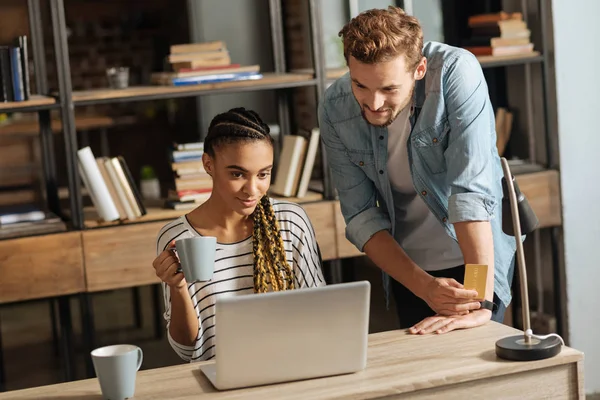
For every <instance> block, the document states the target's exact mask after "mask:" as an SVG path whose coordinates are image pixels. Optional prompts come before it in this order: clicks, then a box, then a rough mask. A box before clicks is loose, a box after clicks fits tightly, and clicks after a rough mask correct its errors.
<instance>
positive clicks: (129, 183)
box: [77, 146, 147, 222]
mask: <svg viewBox="0 0 600 400" xmlns="http://www.w3.org/2000/svg"><path fill="white" fill-rule="evenodd" d="M77 159H78V168H79V174H80V176H81V179H82V181H83V184H84V186H85V187H86V188H87V190H88V193H89V195H90V197H91V199H92V203H93V204H94V206H95V208H96V212H97V214H98V218H99V219H100V220H101V221H105V222H108V221H119V220H130V221H132V220H135V219H137V218H139V217H141V216H143V215H146V213H147V211H146V207H145V206H144V204H143V202H142V196H141V194H140V192H139V190H138V188H137V186H136V184H135V182H134V180H133V176H132V175H131V171H130V170H129V167H128V166H127V163H126V162H125V159H124V158H123V157H121V156H117V157H94V153H93V152H92V150H91V149H90V147H89V146H87V147H84V148H82V149H80V150H78V151H77Z"/></svg>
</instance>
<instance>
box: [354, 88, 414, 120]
mask: <svg viewBox="0 0 600 400" xmlns="http://www.w3.org/2000/svg"><path fill="white" fill-rule="evenodd" d="M413 93H414V87H413V89H412V90H411V91H410V96H408V98H407V99H406V103H404V104H403V105H402V107H399V108H396V109H390V111H391V112H392V115H391V116H390V118H389V119H388V120H387V121H385V122H384V123H383V124H374V123H372V122H369V120H368V119H367V114H366V113H365V107H366V106H365V105H363V106H362V107H361V108H360V113H361V114H362V116H363V118H364V120H365V121H367V124H369V125H372V126H376V127H379V128H385V127H388V126H390V125H391V124H392V123H393V122H394V121H395V120H396V118H398V115H400V113H401V112H402V111H404V110H406V107H410V105H411V103H412V99H413Z"/></svg>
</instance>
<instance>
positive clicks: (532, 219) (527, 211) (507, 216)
mask: <svg viewBox="0 0 600 400" xmlns="http://www.w3.org/2000/svg"><path fill="white" fill-rule="evenodd" d="M511 176H512V175H511ZM512 182H513V186H514V188H515V193H516V196H517V207H518V209H519V219H520V225H521V234H522V235H527V234H529V233H531V232H533V231H534V230H535V228H537V226H538V225H539V220H538V218H537V216H536V215H535V212H533V209H532V208H531V206H530V205H529V202H528V201H527V198H526V197H525V195H523V193H521V190H520V189H519V185H518V184H517V180H516V179H515V177H514V176H512ZM502 231H504V233H506V234H507V235H511V236H515V230H514V228H513V220H512V212H511V209H510V197H509V194H508V185H507V184H506V178H505V177H503V178H502Z"/></svg>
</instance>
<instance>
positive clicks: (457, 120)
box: [319, 42, 516, 306]
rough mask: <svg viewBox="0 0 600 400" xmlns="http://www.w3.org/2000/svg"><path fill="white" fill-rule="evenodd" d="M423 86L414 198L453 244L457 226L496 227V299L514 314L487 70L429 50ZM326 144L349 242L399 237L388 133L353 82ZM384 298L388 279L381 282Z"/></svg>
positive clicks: (332, 114) (338, 85)
mask: <svg viewBox="0 0 600 400" xmlns="http://www.w3.org/2000/svg"><path fill="white" fill-rule="evenodd" d="M423 55H424V56H425V57H426V58H427V66H428V68H427V73H426V75H425V78H424V79H422V80H420V81H417V82H416V86H415V90H414V94H413V103H412V106H413V108H414V111H413V113H412V115H411V120H410V122H411V127H412V129H411V133H410V137H409V140H408V141H407V146H408V154H409V165H410V173H411V176H412V180H413V184H414V187H415V190H416V192H417V193H419V195H420V196H421V197H422V198H423V200H424V201H425V203H426V204H427V205H428V207H429V209H430V210H431V211H432V213H433V214H434V215H435V216H436V217H437V219H438V220H439V222H440V224H442V225H443V226H444V228H445V229H446V232H447V233H448V235H450V237H452V238H453V239H454V240H457V239H456V232H455V230H454V226H453V224H454V223H457V222H462V221H490V222H491V226H492V232H493V237H494V268H495V274H494V275H495V276H494V292H495V293H496V295H497V296H498V298H499V299H500V300H501V301H502V302H503V303H504V305H505V306H508V304H509V303H510V300H511V293H510V284H509V282H512V277H511V278H510V279H509V274H512V272H513V266H514V256H515V249H516V243H515V238H514V237H512V236H508V235H506V234H504V233H503V232H502V218H501V212H502V207H501V200H502V186H501V178H502V176H503V174H502V167H501V164H500V157H499V156H498V150H497V148H496V132H495V120H494V112H493V109H492V105H491V103H490V99H489V94H488V88H487V84H486V81H485V78H484V76H483V71H482V69H481V65H480V64H479V62H478V61H477V59H476V58H475V57H474V56H473V55H472V54H471V53H469V52H467V51H465V50H463V49H460V48H456V47H451V46H448V45H445V44H441V43H435V42H429V43H426V44H425V46H424V49H423ZM319 125H320V129H321V139H322V143H323V145H324V147H325V150H326V153H327V159H328V164H329V167H330V169H331V173H332V178H333V183H334V185H335V187H336V189H337V192H338V196H339V199H340V203H341V209H342V214H343V215H344V219H345V221H346V237H347V238H348V240H350V241H351V242H352V243H353V244H354V245H355V246H356V247H357V248H358V249H359V250H361V251H362V250H363V247H364V245H365V243H366V242H367V241H368V240H369V239H370V238H371V237H372V236H373V235H374V234H375V233H377V232H379V231H381V230H384V229H385V230H388V231H389V232H390V234H391V235H392V236H393V235H394V231H395V229H396V227H395V226H394V225H395V215H394V205H393V197H392V189H391V186H390V179H389V177H388V172H387V170H386V164H387V137H388V129H387V128H386V127H375V126H372V125H370V124H368V123H367V122H366V121H365V120H364V118H363V117H362V115H361V109H360V106H359V104H358V102H357V101H356V99H355V98H354V95H353V94H352V88H351V80H350V76H349V74H346V75H345V76H343V77H341V78H340V79H338V80H337V81H336V82H334V83H333V84H332V85H331V86H330V87H329V88H328V89H327V91H326V92H325V95H324V98H323V100H322V102H321V104H320V105H319ZM384 282H385V286H386V289H388V285H389V277H388V276H387V275H386V274H384Z"/></svg>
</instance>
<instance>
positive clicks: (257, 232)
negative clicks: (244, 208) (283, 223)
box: [253, 196, 295, 293]
mask: <svg viewBox="0 0 600 400" xmlns="http://www.w3.org/2000/svg"><path fill="white" fill-rule="evenodd" d="M253 232H254V234H253V241H254V243H253V252H254V291H255V292H256V293H264V292H267V291H268V290H269V285H268V284H269V282H267V280H266V277H267V276H269V278H270V283H271V288H272V290H273V291H280V290H288V289H293V288H294V279H295V275H294V272H293V270H292V268H291V267H290V266H289V264H288V263H287V260H286V256H285V248H284V247H283V240H282V239H281V235H280V232H279V225H278V224H277V220H276V218H275V213H274V211H273V207H272V206H271V202H270V201H269V198H268V197H267V196H265V197H263V198H262V199H261V201H260V202H259V204H257V206H256V209H255V210H254V229H253ZM267 255H268V257H269V260H267V259H266V256H267Z"/></svg>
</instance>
